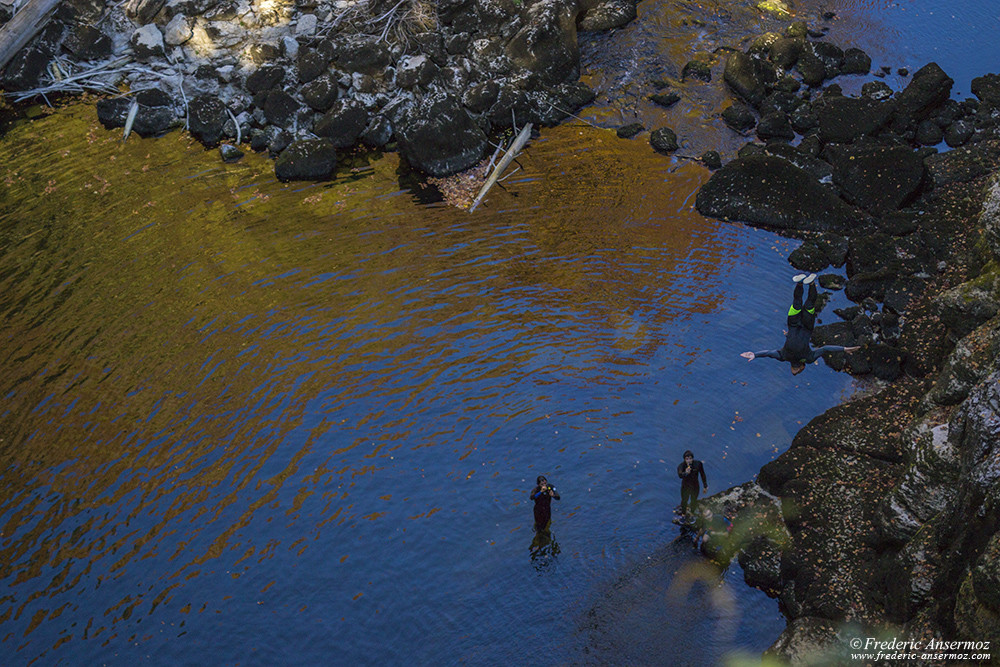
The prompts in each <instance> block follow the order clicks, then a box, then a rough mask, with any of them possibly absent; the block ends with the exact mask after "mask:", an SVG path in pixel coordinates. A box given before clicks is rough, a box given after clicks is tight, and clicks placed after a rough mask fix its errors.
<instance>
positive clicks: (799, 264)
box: [788, 241, 830, 273]
mask: <svg viewBox="0 0 1000 667" xmlns="http://www.w3.org/2000/svg"><path fill="white" fill-rule="evenodd" d="M788 263H789V264H791V265H792V266H794V267H795V268H796V269H799V270H800V271H808V272H810V273H815V272H817V271H821V270H823V269H825V268H826V267H828V266H829V265H830V260H829V258H828V257H827V256H826V253H825V252H824V251H823V249H822V248H820V247H819V246H818V245H816V244H815V243H813V242H812V241H805V242H803V243H802V245H800V246H799V247H798V248H796V249H795V250H793V251H792V252H791V254H789V255H788Z"/></svg>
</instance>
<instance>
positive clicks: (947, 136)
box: [944, 120, 976, 148]
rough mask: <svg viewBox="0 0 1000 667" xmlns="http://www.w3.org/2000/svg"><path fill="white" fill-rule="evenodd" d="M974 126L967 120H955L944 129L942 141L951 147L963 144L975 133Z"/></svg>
mask: <svg viewBox="0 0 1000 667" xmlns="http://www.w3.org/2000/svg"><path fill="white" fill-rule="evenodd" d="M975 131H976V127H975V125H973V124H972V123H970V122H969V121H967V120H956V121H955V122H954V123H952V124H951V125H949V126H948V129H947V130H945V131H944V141H945V143H946V144H948V146H949V147H951V148H958V147H959V146H963V145H965V142H967V141H968V140H969V139H971V138H972V135H973V134H974V133H975Z"/></svg>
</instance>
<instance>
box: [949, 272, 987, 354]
mask: <svg viewBox="0 0 1000 667" xmlns="http://www.w3.org/2000/svg"><path fill="white" fill-rule="evenodd" d="M935 307H936V309H937V312H938V313H939V315H940V317H941V321H942V322H944V324H945V325H946V326H947V327H948V329H949V330H950V331H951V332H952V334H953V335H954V336H956V337H957V338H964V337H965V336H967V335H969V334H970V333H971V332H972V330H973V329H975V328H976V327H979V326H981V325H983V324H985V323H986V322H988V321H990V320H991V319H993V318H994V317H996V315H997V313H998V312H1000V276H998V275H997V273H995V272H990V273H985V274H983V275H981V276H979V277H978V278H975V279H973V280H970V281H968V282H965V283H962V284H961V285H958V286H957V287H953V288H951V289H950V290H947V291H945V292H942V293H941V294H940V295H938V296H937V297H936V298H935Z"/></svg>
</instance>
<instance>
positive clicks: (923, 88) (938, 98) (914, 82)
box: [896, 63, 955, 120]
mask: <svg viewBox="0 0 1000 667" xmlns="http://www.w3.org/2000/svg"><path fill="white" fill-rule="evenodd" d="M954 83H955V81H954V80H953V79H952V78H951V77H949V76H948V75H947V74H945V73H944V70H942V69H941V68H940V67H939V66H938V64H937V63H928V64H926V65H924V66H923V67H921V68H920V69H919V70H917V72H916V73H915V74H914V75H913V78H912V79H911V80H910V83H908V84H907V85H906V88H904V89H903V90H902V91H901V92H900V93H899V95H897V96H896V102H897V104H898V105H899V109H900V111H901V112H904V113H907V114H909V115H911V116H912V117H913V118H915V119H917V120H920V119H923V118H926V117H928V116H930V115H931V113H932V112H933V111H934V110H935V109H937V108H938V107H939V106H941V105H942V104H944V103H945V101H946V100H948V98H949V97H951V87H952V85H954Z"/></svg>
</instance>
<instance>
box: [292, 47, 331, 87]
mask: <svg viewBox="0 0 1000 667" xmlns="http://www.w3.org/2000/svg"><path fill="white" fill-rule="evenodd" d="M329 66H330V59H329V58H328V57H327V56H326V55H325V54H324V53H322V52H321V51H318V50H316V49H303V50H302V51H301V52H300V53H299V81H301V82H302V83H309V82H310V81H312V80H314V79H315V78H316V77H318V76H319V75H321V74H323V73H324V72H326V70H327V68H328V67H329Z"/></svg>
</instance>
